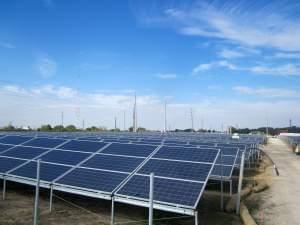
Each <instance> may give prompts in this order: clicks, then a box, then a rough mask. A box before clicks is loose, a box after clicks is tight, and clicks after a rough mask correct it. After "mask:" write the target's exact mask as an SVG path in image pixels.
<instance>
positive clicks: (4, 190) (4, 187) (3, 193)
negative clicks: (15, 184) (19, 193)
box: [2, 177, 6, 200]
mask: <svg viewBox="0 0 300 225" xmlns="http://www.w3.org/2000/svg"><path fill="white" fill-rule="evenodd" d="M5 197H6V179H5V177H4V178H3V190H2V200H5Z"/></svg>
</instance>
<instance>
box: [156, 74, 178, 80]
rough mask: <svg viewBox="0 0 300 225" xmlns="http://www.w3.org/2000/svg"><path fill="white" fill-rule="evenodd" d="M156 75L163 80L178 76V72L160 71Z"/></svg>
mask: <svg viewBox="0 0 300 225" xmlns="http://www.w3.org/2000/svg"><path fill="white" fill-rule="evenodd" d="M155 76H156V77H158V78H160V79H163V80H172V79H176V78H177V74H175V73H158V74H155Z"/></svg>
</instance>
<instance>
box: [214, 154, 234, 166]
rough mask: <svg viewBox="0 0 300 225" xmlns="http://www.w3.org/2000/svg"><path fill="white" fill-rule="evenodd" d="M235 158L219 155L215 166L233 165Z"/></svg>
mask: <svg viewBox="0 0 300 225" xmlns="http://www.w3.org/2000/svg"><path fill="white" fill-rule="evenodd" d="M234 161H235V156H223V157H221V156H220V155H219V157H218V159H217V162H216V164H223V165H234Z"/></svg>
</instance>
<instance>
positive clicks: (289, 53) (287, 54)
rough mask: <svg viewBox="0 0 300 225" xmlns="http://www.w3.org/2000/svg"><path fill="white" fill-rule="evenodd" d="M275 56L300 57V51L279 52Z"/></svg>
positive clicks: (284, 57) (285, 57)
mask: <svg viewBox="0 0 300 225" xmlns="http://www.w3.org/2000/svg"><path fill="white" fill-rule="evenodd" d="M274 57H275V58H282V59H300V53H291V52H277V53H276V54H275V55H274Z"/></svg>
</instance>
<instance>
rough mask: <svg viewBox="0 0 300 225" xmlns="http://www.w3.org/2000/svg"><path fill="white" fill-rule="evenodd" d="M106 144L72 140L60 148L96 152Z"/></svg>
mask: <svg viewBox="0 0 300 225" xmlns="http://www.w3.org/2000/svg"><path fill="white" fill-rule="evenodd" d="M105 145H107V143H104V142H92V141H76V140H71V141H70V142H68V143H66V144H64V145H62V146H61V147H59V149H66V150H73V151H81V152H96V151H98V150H100V149H101V148H103V147H104V146H105Z"/></svg>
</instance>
